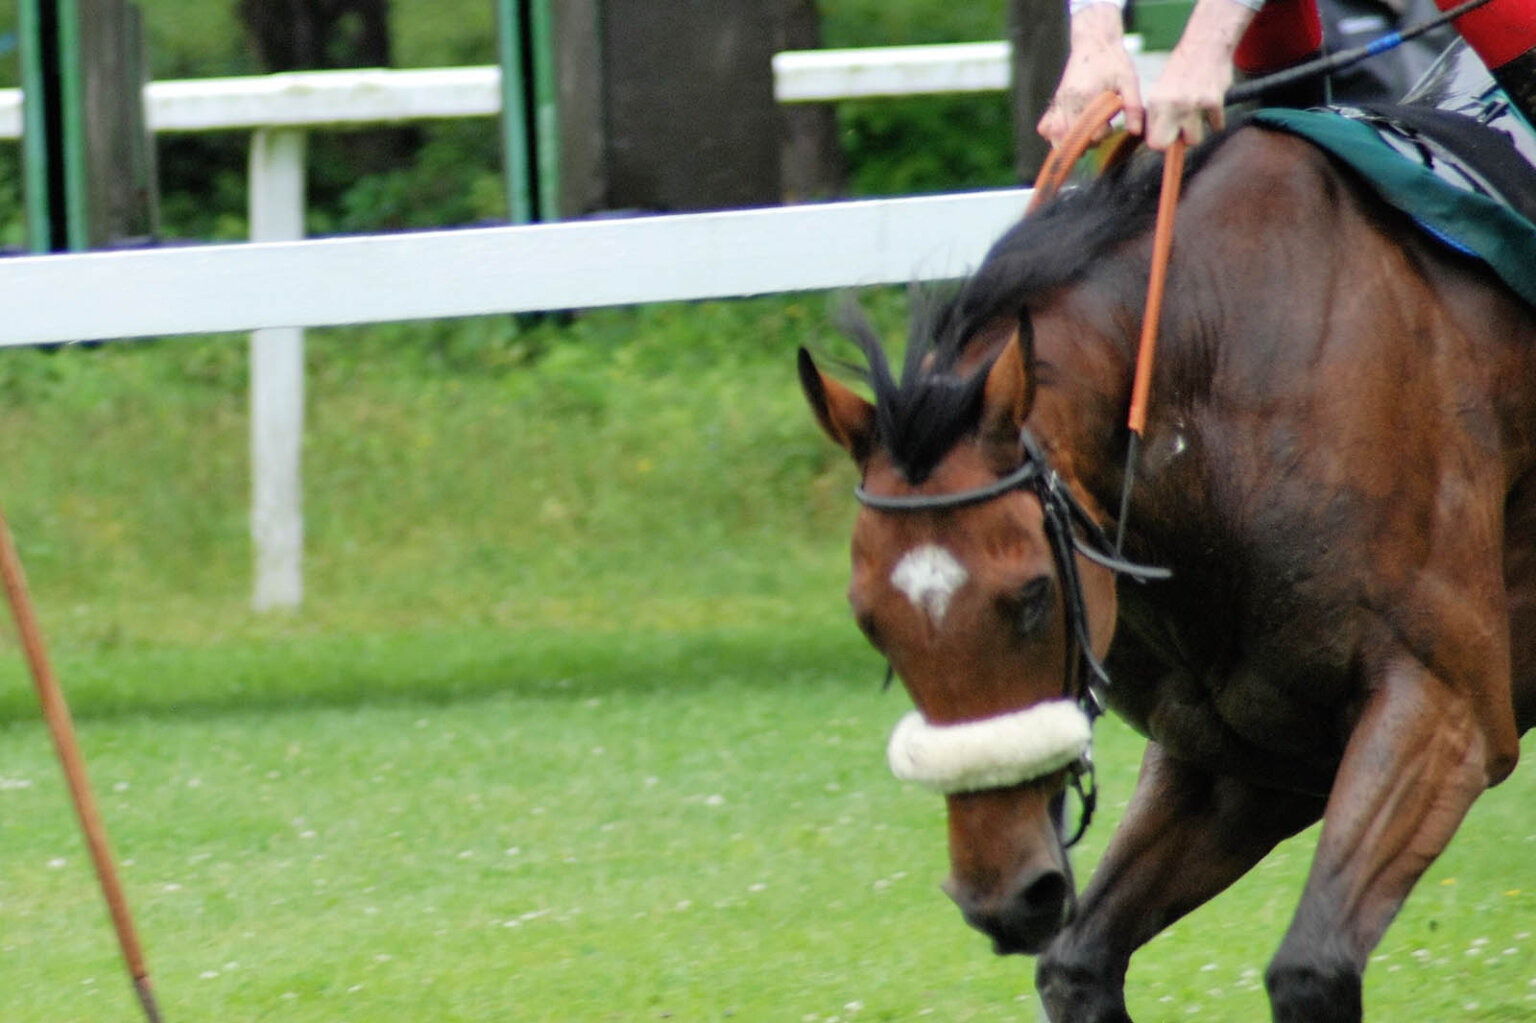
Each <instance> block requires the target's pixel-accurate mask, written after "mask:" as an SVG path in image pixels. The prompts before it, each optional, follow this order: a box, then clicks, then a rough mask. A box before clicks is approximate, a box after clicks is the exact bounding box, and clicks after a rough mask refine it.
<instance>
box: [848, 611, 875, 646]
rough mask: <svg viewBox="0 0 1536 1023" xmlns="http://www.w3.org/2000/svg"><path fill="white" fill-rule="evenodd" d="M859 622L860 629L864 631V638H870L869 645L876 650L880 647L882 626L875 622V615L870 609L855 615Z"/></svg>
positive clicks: (855, 619)
mask: <svg viewBox="0 0 1536 1023" xmlns="http://www.w3.org/2000/svg"><path fill="white" fill-rule="evenodd" d="M853 617H854V621H856V622H858V624H859V631H860V632H862V633H864V638H865V639H867V640H869V645H870V646H872V647H874V648H875V649H876V650H879V649H880V627H879V626H878V625H876V624H875V616H874V615H872V614H870V613H869V612H868V611H862V612H860V613H858V614H856V615H854V616H853Z"/></svg>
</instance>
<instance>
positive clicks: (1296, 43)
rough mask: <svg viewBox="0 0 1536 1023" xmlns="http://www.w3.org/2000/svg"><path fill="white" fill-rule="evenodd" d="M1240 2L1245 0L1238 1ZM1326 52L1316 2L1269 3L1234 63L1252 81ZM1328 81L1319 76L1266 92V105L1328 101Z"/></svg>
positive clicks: (1245, 36)
mask: <svg viewBox="0 0 1536 1023" xmlns="http://www.w3.org/2000/svg"><path fill="white" fill-rule="evenodd" d="M1238 2H1239V3H1241V2H1243V0H1238ZM1322 52H1323V23H1322V21H1321V20H1319V18H1318V14H1317V0H1269V2H1268V3H1266V4H1264V6H1263V7H1261V8H1260V9H1259V13H1258V14H1256V15H1254V17H1253V21H1252V22H1250V23H1249V25H1248V30H1247V31H1246V32H1244V33H1243V38H1242V39H1241V40H1240V41H1239V42H1238V44H1237V52H1236V53H1234V54H1233V56H1232V62H1233V63H1234V64H1236V65H1237V69H1238V70H1239V71H1241V72H1242V73H1243V74H1244V75H1246V76H1247V77H1249V78H1262V77H1263V76H1264V75H1268V74H1273V73H1274V72H1276V71H1284V70H1285V69H1286V68H1288V67H1294V66H1296V65H1297V64H1301V63H1305V62H1306V61H1309V60H1312V59H1313V58H1315V57H1318V56H1320V55H1321V54H1322ZM1327 83H1328V80H1327V78H1326V77H1323V76H1318V77H1315V78H1307V79H1304V80H1302V81H1300V82H1297V83H1296V84H1294V85H1289V86H1283V87H1281V88H1279V89H1276V90H1273V91H1271V92H1269V93H1266V94H1265V96H1264V105H1265V106H1276V107H1312V106H1321V105H1322V104H1324V103H1326V102H1328V92H1327Z"/></svg>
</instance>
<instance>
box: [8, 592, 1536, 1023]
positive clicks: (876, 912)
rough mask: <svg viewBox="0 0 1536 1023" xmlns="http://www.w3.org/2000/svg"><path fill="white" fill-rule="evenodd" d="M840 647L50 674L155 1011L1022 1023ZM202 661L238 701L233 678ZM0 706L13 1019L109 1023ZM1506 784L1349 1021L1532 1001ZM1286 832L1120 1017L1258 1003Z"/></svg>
mask: <svg viewBox="0 0 1536 1023" xmlns="http://www.w3.org/2000/svg"><path fill="white" fill-rule="evenodd" d="M852 631H853V630H852V629H851V628H848V627H845V626H843V625H842V624H841V623H840V622H836V623H830V624H828V625H827V626H826V627H824V628H801V629H798V630H794V631H791V632H788V633H784V632H780V631H778V630H772V629H757V630H725V631H714V630H706V631H704V632H699V633H685V634H677V633H673V634H666V633H657V632H630V631H621V632H613V633H591V632H583V633H582V634H580V635H567V636H560V635H552V634H540V633H535V634H532V635H518V634H508V633H505V632H501V631H491V630H457V631H444V632H430V631H426V632H417V633H407V634H402V635H396V636H392V637H389V638H387V639H383V638H374V639H372V640H370V641H367V642H349V641H347V640H344V639H334V640H317V641H313V642H292V643H285V644H279V645H274V646H264V647H255V648H250V649H245V650H238V651H204V652H202V653H201V654H200V655H197V654H184V655H182V656H175V655H171V654H168V653H166V652H163V651H162V652H160V653H158V654H156V655H154V656H149V655H145V654H139V655H134V654H129V653H116V654H110V655H98V656H96V657H94V658H92V659H91V660H92V661H94V662H95V670H94V671H82V670H80V669H81V668H82V667H83V666H82V665H81V664H79V663H75V662H72V660H71V659H66V663H65V667H66V674H70V675H74V676H76V677H80V676H83V677H84V678H85V684H84V685H83V686H82V689H83V692H82V693H81V694H80V697H81V698H80V701H79V702H80V703H82V704H85V705H86V706H88V707H94V708H96V711H95V712H93V713H91V714H89V715H88V716H87V720H86V721H85V722H84V725H83V728H82V737H83V740H84V743H85V746H86V749H87V751H88V753H89V755H90V757H91V763H92V771H93V774H94V777H95V780H96V784H97V788H98V790H99V791H100V793H101V798H102V803H103V809H104V811H105V813H106V816H107V819H108V822H109V824H110V826H111V827H112V829H113V835H114V840H115V842H116V845H117V848H118V851H119V853H120V855H121V856H122V857H123V859H124V864H125V866H124V875H125V878H126V882H127V885H128V889H129V893H130V897H131V898H132V899H133V902H134V905H135V907H136V909H137V913H138V918H139V921H140V926H141V928H142V930H143V932H144V936H145V940H146V942H147V945H148V951H149V956H150V962H151V965H152V968H153V970H154V976H155V978H156V981H157V983H158V985H159V990H160V994H161V998H162V1000H163V1002H164V1007H165V1009H166V1012H167V1019H170V1020H196V1019H205V1020H212V1019H217V1020H269V1019H270V1020H295V1021H310V1020H313V1021H335V1020H349V1021H353V1023H361V1021H374V1020H377V1021H394V1020H399V1019H402V1018H419V1019H431V1020H455V1021H457V1020H465V1021H468V1020H549V1021H569V1020H591V1021H603V1020H643V1019H666V1018H672V1019H688V1020H707V1019H726V1018H737V1019H748V1020H822V1021H827V1020H833V1019H842V1020H857V1019H871V1020H896V1019H918V1018H927V1017H932V1018H935V1019H952V1020H971V1019H974V1020H1022V1021H1033V1020H1034V1019H1035V1018H1036V1016H1035V1010H1034V1008H1033V1004H1032V1002H1031V1001H1030V1000H1029V998H1028V997H1027V995H1028V992H1029V990H1030V984H1029V975H1030V971H1029V964H1028V962H1027V961H1025V960H1021V959H1007V960H1000V959H996V958H994V957H993V956H992V955H991V954H990V952H989V951H988V949H987V945H986V942H985V941H984V940H983V939H982V938H981V937H980V936H979V935H976V934H974V933H972V932H970V931H968V930H966V929H965V928H964V927H963V925H962V924H961V922H960V920H959V918H958V915H957V914H956V913H955V912H954V910H953V908H952V907H951V906H950V905H949V904H948V902H947V900H945V899H944V897H943V896H942V895H941V894H940V893H939V891H938V890H937V887H936V885H937V881H938V880H939V879H940V878H941V877H942V874H943V871H944V844H943V843H944V839H943V817H942V807H941V804H940V803H939V801H938V800H936V799H934V798H933V797H932V796H929V795H927V794H925V793H921V792H918V791H916V790H913V789H910V788H908V787H904V786H902V785H899V784H897V783H895V782H894V781H892V780H891V779H890V778H889V777H888V776H887V775H886V774H885V771H884V769H883V765H882V757H881V750H882V745H883V738H884V733H885V730H886V729H887V728H888V726H889V725H890V724H891V722H892V721H893V720H894V719H895V717H896V716H897V715H898V714H899V713H900V712H901V710H902V709H904V705H905V698H904V697H902V696H901V695H900V694H899V693H897V692H892V693H888V694H884V695H882V694H881V693H880V691H879V686H878V678H879V672H878V666H877V664H876V663H875V662H874V661H873V660H872V658H871V657H870V656H869V655H868V654H867V653H865V652H864V651H863V650H861V649H860V647H859V643H858V642H857V641H856V639H855V638H854V636H853V635H852V634H851V633H852ZM231 662H232V663H233V665H234V666H235V667H236V670H237V671H239V672H240V673H241V674H243V675H246V676H248V677H249V678H251V679H253V680H258V679H259V680H264V681H263V683H262V684H261V685H260V687H259V688H254V691H253V689H252V688H244V689H241V690H239V691H231V689H230V688H229V685H228V682H227V679H221V676H227V674H228V672H229V668H230V663H231ZM102 675H106V676H110V678H111V679H112V686H113V687H114V688H112V689H110V690H107V689H103V688H97V687H98V686H105V685H106V683H105V682H104V681H102V679H101V677H100V676H102ZM370 678H371V679H374V680H376V681H377V683H378V684H377V686H376V687H375V686H370V685H368V684H367V683H366V682H363V681H362V680H363V679H370ZM221 682H222V683H223V684H221ZM205 687H211V689H212V693H211V694H206V695H205V694H204V692H203V690H204V689H205ZM6 718H7V723H6V724H5V725H4V727H3V728H0V920H3V921H4V928H3V931H0V982H3V984H0V991H4V992H5V994H3V995H0V1003H3V1004H5V1005H6V1007H7V1009H6V1012H5V1018H6V1019H7V1020H23V1021H32V1020H36V1021H39V1023H44V1021H48V1023H63V1021H76V1020H78V1021H93V1023H94V1021H98V1020H104V1019H124V1020H127V1019H132V1018H133V1015H134V1010H133V1007H132V1003H131V998H130V995H129V992H128V990H127V987H126V984H125V983H124V981H123V979H122V975H121V970H120V966H119V964H118V961H117V957H116V952H115V949H114V947H113V945H112V943H111V938H110V932H109V930H108V928H107V925H106V921H105V914H104V912H103V911H102V909H101V905H100V901H99V896H98V895H97V894H96V891H95V889H94V884H93V879H92V877H91V875H90V871H89V866H88V863H87V861H86V859H85V857H84V855H83V850H82V847H81V843H80V840H79V837H78V834H77V831H76V829H75V827H74V823H73V821H72V819H71V818H70V816H69V814H68V812H67V809H66V807H67V804H66V800H65V793H64V791H63V786H62V783H61V782H60V780H59V777H58V771H57V768H56V766H55V765H54V763H53V762H52V759H51V752H50V749H49V747H48V744H47V740H46V738H45V737H44V734H43V732H42V729H41V727H40V726H39V725H38V724H37V722H36V721H35V720H34V719H33V718H31V717H29V716H27V715H24V714H21V713H20V708H19V707H16V708H8V710H7V715H6ZM1137 747H1138V742H1137V740H1136V739H1135V737H1134V736H1132V735H1130V734H1128V733H1127V732H1126V730H1125V729H1124V728H1123V727H1119V726H1116V725H1114V724H1110V725H1109V726H1108V727H1105V728H1104V729H1103V731H1102V733H1101V738H1100V760H1101V762H1102V763H1103V764H1104V772H1103V779H1102V781H1103V784H1104V786H1105V791H1106V796H1107V799H1108V803H1109V806H1108V809H1109V813H1108V814H1107V815H1106V817H1105V818H1104V819H1103V820H1101V822H1100V823H1099V824H1097V825H1096V826H1095V827H1094V829H1093V830H1092V832H1090V835H1089V837H1088V839H1087V840H1086V842H1085V843H1084V847H1083V849H1082V851H1081V852H1080V854H1079V856H1078V863H1079V866H1080V868H1086V867H1088V866H1090V865H1091V863H1092V861H1093V859H1094V857H1095V856H1096V855H1097V853H1098V852H1099V850H1101V849H1102V847H1103V842H1104V841H1105V839H1106V836H1107V835H1108V834H1109V830H1110V828H1111V826H1112V823H1113V820H1114V818H1115V817H1116V816H1117V815H1118V812H1119V808H1120V805H1122V802H1123V800H1124V798H1125V797H1126V795H1127V794H1128V793H1129V791H1130V787H1131V784H1132V781H1133V779H1134V768H1135V760H1136V756H1137ZM1527 752H1528V753H1531V752H1533V751H1532V749H1531V748H1530V744H1527ZM1533 801H1536V773H1526V774H1523V775H1517V776H1516V779H1515V780H1514V781H1512V782H1511V783H1509V784H1508V785H1507V786H1505V787H1504V788H1503V789H1500V790H1498V791H1496V792H1494V793H1492V794H1490V795H1489V796H1488V797H1486V798H1485V799H1484V801H1483V802H1482V803H1481V804H1480V805H1479V807H1478V808H1477V810H1476V811H1475V813H1474V816H1473V818H1472V820H1471V822H1470V823H1469V824H1468V826H1467V827H1466V828H1465V829H1464V831H1463V833H1462V834H1461V835H1460V836H1459V837H1458V838H1457V840H1456V842H1455V844H1454V845H1453V847H1452V849H1451V851H1450V852H1449V853H1448V854H1447V856H1446V857H1445V858H1444V860H1443V861H1442V862H1441V863H1440V864H1439V865H1437V866H1436V868H1435V869H1434V870H1433V872H1432V873H1431V875H1430V876H1429V878H1428V879H1427V880H1426V881H1425V882H1424V884H1423V885H1422V886H1421V890H1420V891H1419V892H1418V894H1417V895H1416V897H1415V898H1414V900H1413V901H1412V902H1411V903H1410V906H1409V909H1408V911H1407V912H1406V913H1405V914H1404V916H1403V917H1402V918H1401V919H1400V920H1399V921H1398V922H1397V924H1396V926H1395V927H1394V928H1393V930H1392V931H1391V932H1390V933H1389V937H1388V940H1387V941H1386V943H1385V944H1384V945H1383V947H1382V949H1381V950H1380V953H1379V956H1378V961H1377V962H1376V963H1375V964H1373V967H1372V969H1371V971H1370V973H1369V974H1368V982H1369V986H1368V995H1367V997H1368V1000H1369V1004H1370V1006H1371V1012H1372V1017H1371V1018H1373V1019H1383V1020H1410V1019H1411V1020H1419V1021H1447V1023H1449V1021H1459V1020H1488V1021H1493V1020H1498V1021H1514V1020H1532V1019H1536V986H1533V978H1536V969H1533V963H1536V941H1533V940H1532V938H1531V930H1532V927H1533V922H1536V913H1533V909H1536V893H1533V892H1532V890H1531V887H1532V885H1531V880H1530V864H1531V863H1532V861H1533V855H1536V825H1533V820H1532V814H1531V812H1530V807H1531V806H1532V804H1533ZM1312 840H1313V836H1303V838H1302V839H1300V840H1298V841H1296V842H1293V843H1291V844H1290V845H1288V846H1287V847H1284V848H1283V849H1282V850H1281V851H1280V852H1279V853H1277V854H1276V855H1275V856H1274V857H1272V858H1271V859H1270V860H1269V861H1267V862H1266V863H1265V864H1264V865H1263V866H1262V867H1260V868H1259V870H1257V871H1256V872H1255V873H1254V874H1253V875H1252V876H1251V877H1250V878H1249V879H1247V880H1246V881H1244V882H1243V883H1242V884H1241V885H1239V886H1238V888H1236V889H1234V890H1233V891H1232V892H1230V893H1229V894H1228V895H1226V896H1224V897H1223V898H1222V899H1220V900H1218V901H1217V902H1216V903H1214V904H1212V905H1211V906H1210V907H1208V908H1207V909H1205V910H1202V911H1201V912H1199V913H1197V914H1196V915H1195V916H1194V917H1192V918H1190V919H1189V920H1187V921H1185V922H1182V923H1180V924H1178V925H1177V926H1175V927H1174V928H1173V930H1172V931H1170V932H1169V933H1168V934H1167V935H1166V936H1164V937H1162V938H1159V939H1158V940H1157V941H1156V942H1154V943H1153V944H1152V945H1151V946H1150V947H1149V949H1148V950H1147V951H1146V952H1145V953H1143V955H1142V956H1141V957H1139V959H1138V961H1137V963H1136V964H1135V966H1134V967H1133V972H1132V976H1131V981H1130V992H1131V1005H1132V1009H1133V1012H1135V1013H1136V1014H1137V1018H1138V1019H1141V1020H1172V1019H1188V1018H1202V1019H1212V1020H1251V1019H1260V1018H1265V1013H1266V1011H1267V1010H1266V1009H1265V1008H1264V1002H1263V996H1262V992H1261V988H1260V980H1259V977H1260V971H1261V970H1262V967H1263V964H1264V962H1265V960H1266V959H1267V957H1268V955H1269V954H1270V952H1271V951H1272V949H1273V946H1274V944H1275V942H1276V941H1277V940H1278V936H1279V934H1280V932H1281V930H1282V929H1283V927H1284V925H1285V921H1286V920H1287V918H1288V916H1289V914H1290V911H1291V908H1292V905H1293V902H1294V898H1295V895H1296V893H1297V891H1298V890H1299V887H1300V881H1301V877H1302V874H1303V871H1304V869H1305V863H1306V859H1307V854H1308V847H1309V845H1310V842H1311V841H1312Z"/></svg>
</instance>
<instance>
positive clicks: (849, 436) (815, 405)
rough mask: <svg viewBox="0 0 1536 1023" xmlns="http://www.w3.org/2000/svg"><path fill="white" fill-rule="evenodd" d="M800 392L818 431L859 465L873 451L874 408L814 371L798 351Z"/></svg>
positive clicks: (804, 353)
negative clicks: (809, 407)
mask: <svg viewBox="0 0 1536 1023" xmlns="http://www.w3.org/2000/svg"><path fill="white" fill-rule="evenodd" d="M800 389H801V390H803V391H804V392H805V400H806V401H807V402H808V403H809V404H810V406H811V411H812V412H814V413H815V414H816V422H817V423H819V424H820V425H821V429H822V431H823V432H824V433H825V434H826V435H827V436H828V437H831V438H832V440H833V441H834V442H836V443H837V444H838V445H839V446H840V447H842V448H843V449H844V450H846V451H847V452H848V453H849V454H850V455H852V456H853V460H854V461H855V462H859V463H863V462H864V461H865V460H866V459H868V458H869V455H870V453H871V452H872V451H873V450H874V447H875V407H874V406H873V405H871V404H870V403H869V402H867V401H865V400H864V399H863V398H861V397H859V396H858V395H857V394H854V393H853V391H851V390H849V389H848V388H847V387H845V386H843V385H842V384H840V383H838V382H837V381H836V380H833V379H832V378H831V377H829V376H826V375H824V374H823V373H822V372H821V370H819V369H817V368H816V363H815V361H814V360H812V358H811V353H810V352H807V351H806V350H805V349H804V348H802V349H800Z"/></svg>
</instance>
